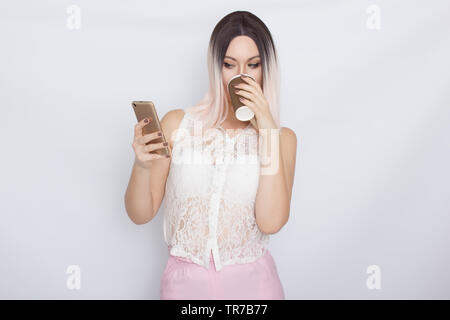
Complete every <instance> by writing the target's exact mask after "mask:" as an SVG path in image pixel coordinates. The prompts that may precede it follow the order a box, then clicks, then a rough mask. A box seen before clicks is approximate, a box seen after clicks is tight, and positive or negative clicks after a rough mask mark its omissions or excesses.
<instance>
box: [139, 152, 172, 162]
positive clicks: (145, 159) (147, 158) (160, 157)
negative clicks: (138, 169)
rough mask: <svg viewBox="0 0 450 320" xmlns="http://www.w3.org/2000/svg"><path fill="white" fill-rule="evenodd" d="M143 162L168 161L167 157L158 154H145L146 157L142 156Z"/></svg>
mask: <svg viewBox="0 0 450 320" xmlns="http://www.w3.org/2000/svg"><path fill="white" fill-rule="evenodd" d="M140 158H141V160H142V161H149V160H156V159H167V157H166V156H164V155H161V154H157V153H145V154H144V155H141V157H140Z"/></svg>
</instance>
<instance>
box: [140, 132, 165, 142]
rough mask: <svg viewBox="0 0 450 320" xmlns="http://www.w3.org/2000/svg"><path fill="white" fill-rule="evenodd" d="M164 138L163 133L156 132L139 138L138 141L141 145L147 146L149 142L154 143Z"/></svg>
mask: <svg viewBox="0 0 450 320" xmlns="http://www.w3.org/2000/svg"><path fill="white" fill-rule="evenodd" d="M161 137H162V132H161V131H155V132H152V133H148V134H146V135H144V136H141V137H139V138H137V141H138V143H139V144H146V143H147V142H149V141H153V140H155V139H158V138H161Z"/></svg>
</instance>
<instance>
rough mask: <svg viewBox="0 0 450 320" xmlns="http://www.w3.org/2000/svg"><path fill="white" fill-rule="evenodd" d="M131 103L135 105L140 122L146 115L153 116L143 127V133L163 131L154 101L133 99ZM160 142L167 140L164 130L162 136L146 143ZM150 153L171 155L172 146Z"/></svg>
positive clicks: (135, 111)
mask: <svg viewBox="0 0 450 320" xmlns="http://www.w3.org/2000/svg"><path fill="white" fill-rule="evenodd" d="M131 105H132V107H133V110H134V113H135V114H136V119H137V121H138V122H139V121H141V120H142V119H144V118H146V117H150V118H152V120H151V121H150V122H149V123H148V124H147V125H145V126H144V127H143V128H142V135H146V134H149V133H152V132H155V131H161V132H162V129H161V123H160V122H159V118H158V114H157V112H156V108H155V105H154V104H153V102H152V101H133V102H132V103H131ZM160 142H167V141H166V138H165V136H164V132H162V137H158V138H156V139H154V140H152V141H149V142H148V143H146V145H148V144H150V143H160ZM150 153H156V154H159V155H162V156H165V155H170V148H169V146H167V147H165V148H162V149H156V150H153V151H152V152H150Z"/></svg>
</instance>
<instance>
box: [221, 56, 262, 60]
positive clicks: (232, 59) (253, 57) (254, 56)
mask: <svg viewBox="0 0 450 320" xmlns="http://www.w3.org/2000/svg"><path fill="white" fill-rule="evenodd" d="M257 57H259V55H257V56H254V57H251V58H249V59H248V60H247V61H250V60H252V59H254V58H257ZM225 58H228V59H231V60H234V61H237V60H236V59H235V58H233V57H230V56H225Z"/></svg>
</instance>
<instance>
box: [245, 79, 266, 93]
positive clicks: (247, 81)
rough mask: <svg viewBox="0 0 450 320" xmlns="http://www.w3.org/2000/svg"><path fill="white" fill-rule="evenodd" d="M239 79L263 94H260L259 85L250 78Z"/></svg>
mask: <svg viewBox="0 0 450 320" xmlns="http://www.w3.org/2000/svg"><path fill="white" fill-rule="evenodd" d="M241 78H242V79H243V80H244V81H245V82H246V83H247V84H248V85H250V86H252V87H254V88H255V89H256V90H257V91H258V92H260V93H261V94H262V93H263V92H262V89H261V87H260V86H259V83H258V82H256V81H255V80H253V79H252V78H250V77H241Z"/></svg>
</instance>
